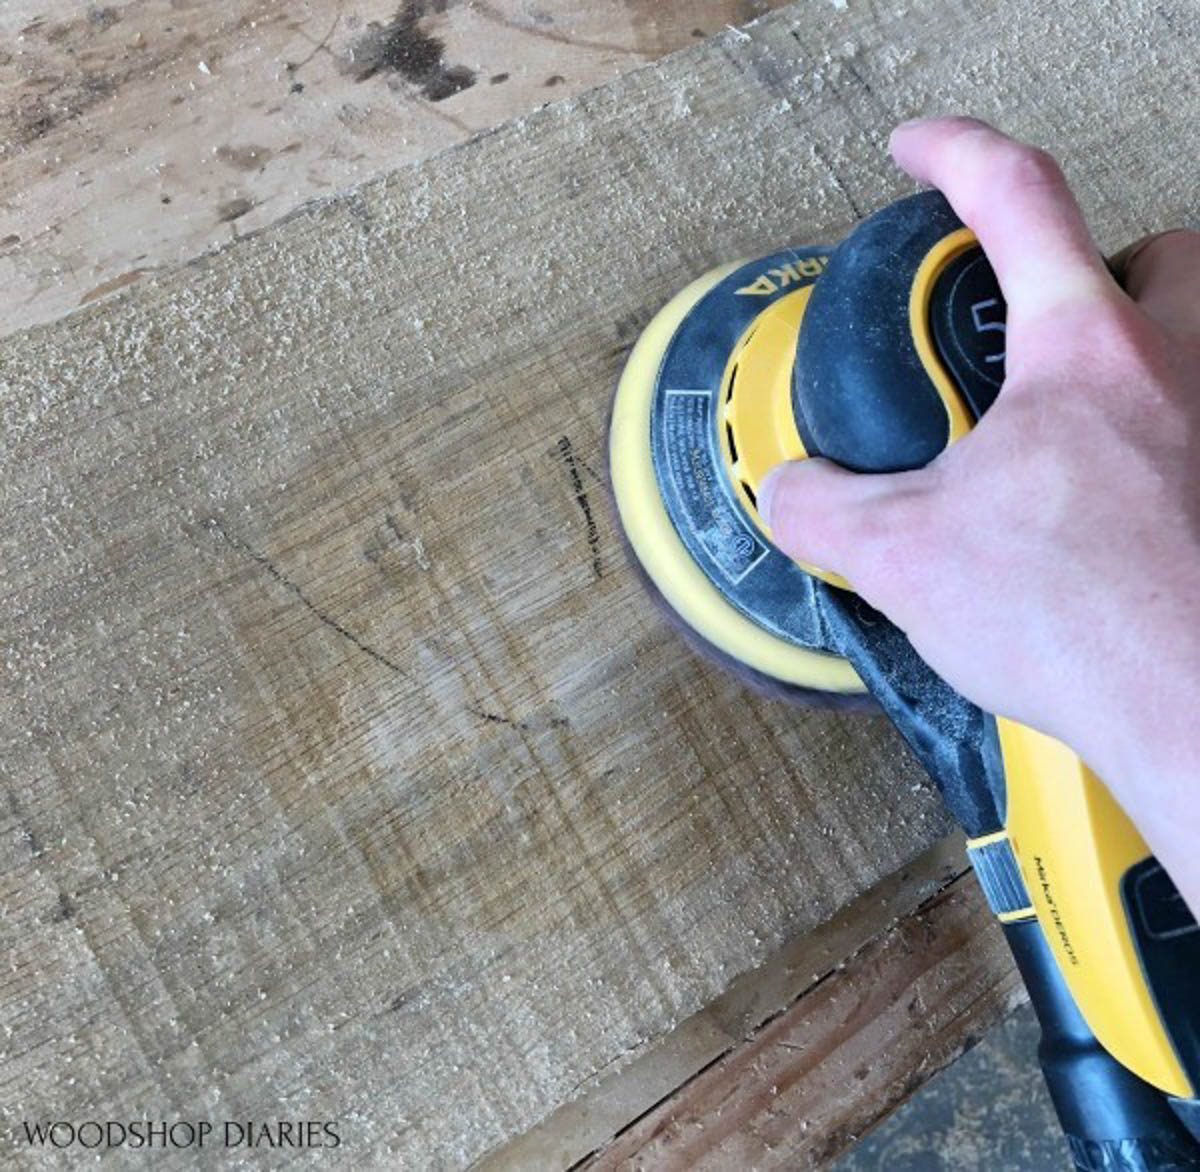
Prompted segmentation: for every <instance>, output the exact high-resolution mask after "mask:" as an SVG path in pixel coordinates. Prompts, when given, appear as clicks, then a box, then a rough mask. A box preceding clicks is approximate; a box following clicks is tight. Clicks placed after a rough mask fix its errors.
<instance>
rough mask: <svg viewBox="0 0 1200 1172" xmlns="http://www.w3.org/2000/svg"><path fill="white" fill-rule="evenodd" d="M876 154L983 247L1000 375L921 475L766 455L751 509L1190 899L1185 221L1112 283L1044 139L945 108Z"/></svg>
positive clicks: (1190, 312) (1191, 509) (1199, 635)
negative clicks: (889, 624)
mask: <svg viewBox="0 0 1200 1172" xmlns="http://www.w3.org/2000/svg"><path fill="white" fill-rule="evenodd" d="M891 150H892V154H893V155H894V157H895V159H896V161H897V162H898V163H899V164H900V165H901V166H902V167H903V168H904V169H905V170H906V171H908V172H909V173H910V174H911V175H913V176H915V177H916V178H918V179H920V180H923V181H924V182H926V183H929V184H931V185H933V186H935V187H938V188H940V189H941V190H942V192H943V193H944V194H945V196H946V197H947V199H948V200H949V201H950V203H951V205H952V206H953V207H954V209H955V211H956V212H957V213H958V215H959V217H960V218H961V219H962V220H963V222H964V223H966V224H967V225H968V226H969V227H970V228H972V229H973V230H974V231H975V233H976V235H977V236H978V237H979V241H980V243H981V244H982V246H983V248H984V251H985V252H986V253H987V256H988V258H989V260H990V261H991V264H992V267H993V268H994V270H995V272H996V276H997V279H998V280H999V282H1000V286H1001V288H1002V290H1003V292H1004V296H1005V299H1006V301H1007V303H1008V327H1007V339H1006V351H1007V357H1006V378H1005V382H1004V387H1003V389H1002V390H1001V393H1000V396H999V398H998V399H997V401H996V403H995V405H994V406H993V407H992V408H991V410H990V411H989V412H988V413H987V415H986V416H985V417H984V418H983V420H982V421H981V422H980V423H979V424H978V425H977V426H976V428H975V429H974V430H973V431H972V432H971V433H970V434H969V435H967V436H966V437H965V438H964V439H962V440H960V441H959V442H958V443H956V444H954V445H953V446H952V447H950V448H948V449H947V450H946V451H945V452H943V453H942V454H941V455H940V456H939V457H938V458H937V459H936V460H934V461H933V462H932V463H931V464H929V465H928V466H927V467H925V468H922V469H919V470H917V471H913V472H903V473H896V474H890V475H857V474H854V473H850V472H847V471H845V470H843V469H841V468H838V467H837V466H836V465H834V464H831V463H830V462H828V461H824V460H806V461H801V462H798V463H793V464H787V465H782V466H781V467H780V468H779V469H777V470H775V471H774V472H772V473H771V474H770V476H769V478H768V481H767V482H765V483H764V486H763V489H762V490H761V491H760V493H759V498H758V499H759V507H760V508H761V509H762V510H763V511H764V514H765V515H766V517H767V520H768V524H769V525H770V526H771V529H772V532H773V536H774V539H775V542H776V544H777V545H778V546H779V547H780V548H781V549H783V550H784V551H785V552H786V553H788V554H789V555H791V556H793V557H795V558H797V559H800V560H803V561H807V562H810V563H813V564H817V565H821V566H825V567H827V568H829V569H832V570H836V571H837V572H839V573H841V574H843V575H844V576H845V577H846V578H848V579H849V580H850V582H851V583H852V584H853V586H854V588H855V590H856V591H857V592H858V593H859V594H861V595H862V596H863V597H864V598H865V599H866V600H867V601H868V602H869V603H871V604H872V605H873V606H875V607H877V608H878V609H879V610H881V611H883V612H884V613H885V614H887V615H888V616H889V617H890V618H891V619H892V620H893V621H894V622H896V623H897V624H898V625H899V626H900V627H901V628H902V629H903V630H904V631H905V632H906V633H907V634H908V636H909V638H910V640H911V641H912V643H913V645H914V647H915V648H916V650H917V651H918V653H919V654H920V655H921V656H922V657H923V658H924V659H925V660H926V661H927V662H928V663H929V664H930V666H931V667H933V668H934V670H935V671H937V672H938V673H939V674H941V675H942V676H943V677H944V678H945V679H946V680H948V681H949V682H950V683H951V684H952V685H953V686H954V687H955V688H957V689H958V690H959V691H960V692H962V693H963V694H964V695H965V696H967V697H968V698H970V699H971V700H973V701H975V702H976V703H978V704H979V705H980V706H981V707H983V708H985V709H987V710H989V711H992V712H996V713H998V714H1002V715H1005V716H1009V717H1012V718H1014V719H1016V720H1019V721H1021V722H1023V723H1025V724H1028V725H1031V726H1033V727H1035V728H1039V729H1041V730H1042V731H1044V732H1048V733H1050V734H1052V735H1054V736H1057V737H1058V738H1060V739H1061V740H1063V741H1065V742H1066V743H1067V744H1069V745H1071V747H1072V748H1074V749H1075V750H1076V751H1077V752H1078V753H1079V754H1080V755H1081V756H1082V757H1083V758H1084V759H1085V760H1086V761H1088V763H1089V764H1091V765H1092V767H1093V768H1094V769H1096V771H1097V772H1098V773H1099V774H1100V775H1101V776H1102V777H1104V779H1105V780H1106V782H1107V783H1108V784H1109V786H1110V788H1111V789H1112V791H1113V793H1114V796H1116V797H1117V799H1118V801H1120V802H1121V803H1122V804H1123V805H1124V806H1125V808H1126V810H1127V811H1128V812H1129V814H1130V816H1131V817H1132V818H1133V819H1134V821H1135V822H1137V823H1138V825H1139V828H1140V829H1141V830H1142V833H1143V834H1144V835H1145V837H1146V838H1147V841H1148V842H1149V843H1150V845H1151V847H1152V848H1153V849H1155V851H1156V853H1157V854H1158V855H1159V858H1160V860H1161V861H1162V862H1163V864H1164V865H1165V866H1167V868H1168V869H1169V870H1171V871H1172V872H1173V873H1174V874H1175V878H1176V882H1177V883H1178V884H1179V885H1180V887H1181V889H1183V890H1184V893H1185V896H1187V897H1188V898H1189V902H1191V903H1192V905H1193V906H1197V900H1198V897H1200V864H1198V863H1197V862H1196V860H1195V858H1194V857H1193V856H1194V855H1195V853H1196V852H1195V848H1194V843H1195V842H1197V841H1200V715H1198V714H1197V712H1196V701H1195V698H1194V692H1195V689H1196V686H1197V683H1198V682H1200V234H1197V233H1191V232H1173V233H1168V234H1165V235H1160V236H1156V237H1150V238H1147V239H1146V240H1143V241H1141V242H1139V243H1138V244H1136V245H1133V246H1132V247H1131V248H1129V249H1127V250H1126V251H1125V252H1124V253H1123V254H1121V257H1120V258H1118V262H1117V263H1118V265H1119V267H1122V268H1123V279H1124V286H1125V288H1124V291H1123V290H1122V289H1121V288H1119V287H1118V285H1117V284H1116V282H1115V281H1113V279H1112V277H1111V276H1110V274H1109V272H1108V271H1107V269H1106V267H1105V265H1104V262H1103V260H1102V258H1101V255H1100V253H1099V251H1098V250H1097V248H1096V246H1095V244H1094V243H1093V242H1092V240H1091V238H1090V236H1089V233H1088V230H1087V226H1086V224H1085V223H1084V220H1083V216H1082V213H1081V212H1080V210H1079V208H1078V206H1077V204H1076V203H1075V201H1074V199H1073V197H1072V195H1071V193H1070V191H1069V189H1068V187H1067V184H1066V181H1065V179H1064V178H1063V175H1062V172H1061V171H1060V170H1059V168H1058V166H1057V164H1055V162H1054V161H1053V159H1051V158H1050V156H1048V155H1046V154H1045V153H1044V152H1041V151H1036V150H1034V149H1032V148H1030V147H1028V146H1024V145H1022V144H1020V143H1017V142H1015V141H1013V140H1012V139H1010V138H1007V137H1006V136H1004V135H1002V134H1000V133H999V132H997V131H995V130H993V129H992V128H991V127H989V126H986V125H985V124H983V123H981V122H977V121H975V120H973V119H967V118H938V119H931V120H928V121H924V122H917V123H906V124H904V125H902V126H900V127H898V128H897V129H896V131H895V132H894V133H893V135H892V139H891ZM1186 870H1190V871H1191V879H1190V880H1188V879H1187V878H1186V877H1185V875H1184V874H1182V873H1181V872H1182V871H1186ZM1185 885H1186V886H1185Z"/></svg>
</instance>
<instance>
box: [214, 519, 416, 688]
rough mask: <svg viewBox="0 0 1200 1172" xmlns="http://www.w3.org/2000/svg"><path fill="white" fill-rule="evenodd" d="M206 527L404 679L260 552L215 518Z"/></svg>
mask: <svg viewBox="0 0 1200 1172" xmlns="http://www.w3.org/2000/svg"><path fill="white" fill-rule="evenodd" d="M209 524H210V525H211V526H212V527H213V528H214V529H216V531H217V532H218V533H219V534H220V535H221V537H222V538H224V540H225V542H226V544H227V545H228V546H229V547H230V548H231V549H236V550H237V551H238V552H239V553H241V554H244V555H245V556H246V557H248V558H250V559H251V560H253V561H254V562H256V563H257V564H258V565H260V566H261V567H262V568H263V569H264V570H266V572H267V573H268V574H270V575H271V577H272V578H274V579H275V581H276V582H278V583H279V584H280V585H281V586H283V587H285V588H286V589H287V590H289V591H290V592H291V593H292V594H293V595H294V596H295V597H296V598H297V599H298V600H299V601H300V602H301V603H302V604H303V606H304V607H305V609H306V610H308V611H310V612H311V613H312V614H313V616H314V617H315V618H316V619H317V620H319V621H320V622H321V623H322V625H324V626H326V627H328V628H329V629H330V630H331V631H334V632H336V633H337V634H339V635H341V637H342V638H343V639H345V640H346V641H347V642H348V643H350V644H352V645H353V646H354V647H357V648H358V650H359V651H361V652H362V653H363V654H364V655H366V656H369V657H370V658H371V659H373V660H374V661H375V662H376V663H378V664H381V665H382V666H383V667H386V668H387V669H388V670H389V671H390V672H393V673H394V674H395V675H398V676H401V677H402V678H403V679H408V672H406V671H405V670H404V668H402V667H401V666H400V665H399V664H398V663H397V662H396V661H395V660H394V659H390V658H389V657H388V656H386V655H384V654H383V652H382V651H379V650H377V649H376V648H374V647H372V646H371V645H370V644H369V643H364V642H363V640H362V639H360V638H359V637H358V636H357V635H356V634H354V632H353V631H351V630H349V629H348V628H347V627H345V626H343V625H342V624H341V623H340V622H338V620H337V619H335V618H334V617H333V616H332V615H330V614H327V613H326V612H325V611H323V610H322V609H321V608H320V607H319V606H317V605H316V603H314V602H313V601H312V599H311V598H309V597H308V595H307V594H305V593H304V591H303V589H301V587H300V586H299V585H298V584H297V583H295V582H293V581H292V580H291V578H289V577H288V576H287V575H286V574H285V573H284V572H283V571H282V570H281V569H280V568H279V567H278V566H277V565H276V564H275V563H274V562H273V561H271V559H270V558H269V557H267V555H266V554H265V553H261V552H259V551H258V550H257V549H254V548H253V547H252V546H250V545H247V544H246V542H244V541H242V540H241V539H240V538H237V537H233V536H232V535H231V534H230V533H229V531H228V530H227V529H226V528H225V526H224V525H222V524H221V522H220V521H219V520H217V518H216V517H212V518H210V519H209Z"/></svg>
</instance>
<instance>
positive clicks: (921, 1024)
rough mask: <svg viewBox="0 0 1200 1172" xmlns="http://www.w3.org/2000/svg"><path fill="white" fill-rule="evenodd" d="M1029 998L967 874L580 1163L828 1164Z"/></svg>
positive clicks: (591, 1171) (665, 1166) (594, 1170)
mask: <svg viewBox="0 0 1200 1172" xmlns="http://www.w3.org/2000/svg"><path fill="white" fill-rule="evenodd" d="M1024 1000H1025V992H1024V987H1023V986H1022V984H1021V978H1020V975H1019V974H1018V973H1017V972H1016V970H1015V968H1014V967H1013V964H1012V960H1011V958H1010V956H1009V954H1008V948H1007V946H1006V945H1005V943H1004V936H1003V934H1002V933H1001V931H1000V929H999V927H998V926H997V925H996V923H995V920H994V919H993V917H992V915H991V912H990V911H989V910H988V907H987V904H986V903H985V902H984V899H983V896H982V894H981V893H980V891H979V889H978V886H977V885H976V884H975V881H974V878H973V877H972V876H971V875H969V874H966V875H963V876H961V877H960V878H958V879H956V880H954V881H953V882H952V883H951V884H950V885H949V886H948V887H947V888H945V889H944V890H943V891H942V892H940V893H939V894H938V895H937V896H936V897H934V899H932V900H931V901H930V902H929V903H928V904H926V905H925V906H923V907H922V908H921V909H920V910H919V911H917V912H915V913H913V914H912V915H910V916H908V917H906V918H905V919H903V920H901V921H900V922H899V923H897V924H896V925H895V926H894V927H892V928H891V929H890V930H889V931H888V932H886V933H884V934H882V935H881V936H880V937H879V938H878V939H876V940H874V941H872V942H871V943H870V944H869V945H868V946H867V947H865V948H864V949H863V950H862V951H861V952H860V953H858V954H857V955H855V956H853V957H851V958H850V959H849V960H848V961H847V962H846V964H845V965H844V966H840V967H839V968H838V969H837V970H836V971H834V972H832V973H830V974H829V975H828V976H827V977H826V978H825V979H824V980H822V981H821V982H820V983H819V984H817V985H816V986H815V987H814V988H813V989H811V990H810V991H808V992H806V993H805V994H804V995H803V996H802V997H800V998H799V999H798V1000H797V1001H796V1002H795V1003H794V1004H793V1005H791V1006H790V1007H789V1008H788V1009H787V1010H786V1011H785V1012H783V1013H781V1014H780V1015H779V1016H778V1017H776V1018H775V1019H774V1020H772V1021H771V1022H769V1023H768V1024H766V1025H764V1026H763V1027H762V1028H761V1029H759V1030H758V1031H756V1032H755V1034H754V1035H753V1036H752V1037H750V1038H748V1039H747V1040H746V1042H745V1043H744V1044H743V1045H741V1046H739V1047H737V1048H736V1049H735V1050H733V1051H731V1052H730V1053H729V1054H727V1055H726V1056H725V1057H723V1058H721V1059H720V1061H718V1062H715V1063H713V1064H712V1065H711V1066H709V1067H707V1068H706V1069H705V1070H704V1071H703V1072H702V1073H701V1074H699V1075H698V1076H697V1077H696V1078H695V1079H693V1080H692V1081H691V1082H689V1083H688V1084H687V1085H686V1086H684V1087H682V1088H680V1090H679V1091H677V1092H676V1093H675V1094H674V1095H672V1096H671V1097H670V1098H669V1099H667V1100H666V1101H665V1102H663V1103H660V1104H658V1105H657V1106H656V1107H655V1108H654V1109H653V1110H652V1111H650V1112H649V1113H648V1114H646V1115H645V1116H643V1117H642V1118H641V1119H639V1120H638V1121H637V1122H636V1123H634V1124H633V1125H632V1126H631V1127H629V1128H628V1130H626V1131H625V1132H624V1133H623V1134H622V1135H620V1136H618V1137H617V1138H616V1139H615V1140H614V1141H613V1142H612V1143H611V1144H610V1145H609V1146H608V1147H606V1148H605V1149H604V1150H603V1151H602V1152H598V1153H597V1154H595V1155H594V1156H593V1157H592V1158H590V1159H588V1160H586V1161H585V1162H584V1163H582V1164H581V1165H580V1169H581V1170H583V1169H586V1170H587V1172H612V1170H615V1169H635V1168H655V1169H661V1170H663V1172H675V1170H679V1172H692V1170H693V1169H695V1170H696V1172H701V1170H703V1169H726V1168H759V1169H770V1168H786V1169H791V1170H794V1172H799V1170H800V1169H809V1168H823V1167H826V1166H827V1165H828V1164H829V1163H830V1161H831V1160H832V1159H833V1158H834V1157H836V1156H837V1155H838V1154H839V1153H840V1152H842V1151H843V1150H845V1148H846V1147H848V1146H849V1145H850V1144H851V1143H853V1141H854V1140H855V1139H857V1138H858V1137H859V1136H861V1135H862V1134H863V1132H864V1131H865V1130H867V1129H868V1128H869V1127H870V1126H871V1125H872V1124H873V1123H875V1122H877V1121H878V1120H879V1119H880V1118H882V1117H883V1116H884V1115H886V1114H887V1113H888V1112H889V1111H891V1110H892V1109H893V1108H895V1107H896V1106H898V1105H899V1104H900V1103H901V1102H902V1101H903V1100H904V1098H905V1097H907V1095H909V1094H910V1093H911V1092H912V1091H913V1090H914V1089H915V1088H916V1087H918V1086H920V1085H921V1083H922V1082H924V1081H925V1079H927V1078H929V1077H930V1076H931V1075H933V1074H935V1073H936V1072H937V1071H938V1070H940V1069H942V1067H944V1066H945V1065H946V1064H947V1063H949V1062H950V1061H952V1060H953V1059H954V1058H957V1057H958V1055H959V1054H961V1053H962V1052H963V1050H964V1049H965V1048H967V1047H968V1046H970V1045H972V1044H973V1043H974V1042H975V1041H977V1040H978V1038H979V1036H980V1033H981V1032H982V1031H983V1030H985V1029H986V1028H987V1027H988V1026H990V1025H992V1024H993V1023H994V1022H996V1021H998V1020H999V1019H1000V1018H1001V1017H1003V1016H1004V1015H1005V1014H1006V1013H1009V1012H1011V1010H1012V1009H1014V1008H1015V1007H1016V1006H1017V1005H1019V1004H1021V1003H1022V1002H1023V1001H1024ZM1029 1060H1030V1061H1031V1062H1033V1061H1034V1060H1035V1056H1034V1055H1033V1054H1030V1056H1029Z"/></svg>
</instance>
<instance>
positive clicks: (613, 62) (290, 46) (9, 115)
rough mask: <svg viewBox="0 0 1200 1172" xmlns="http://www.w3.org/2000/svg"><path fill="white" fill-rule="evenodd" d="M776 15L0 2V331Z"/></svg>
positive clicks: (590, 2)
mask: <svg viewBox="0 0 1200 1172" xmlns="http://www.w3.org/2000/svg"><path fill="white" fill-rule="evenodd" d="M780 3H782V0H700V2H698V3H687V4H684V3H678V2H676V3H655V2H654V0H587V2H584V0H548V2H547V3H544V4H540V5H538V4H530V3H527V2H526V0H487V2H484V0H449V2H447V0H354V2H349V0H112V2H111V3H99V2H98V3H95V4H78V5H54V6H49V5H47V4H46V3H44V0H5V3H4V4H3V5H0V164H2V166H0V288H3V289H4V296H5V301H4V306H5V312H4V315H3V318H2V319H0V333H2V332H7V331H10V330H15V329H18V328H20V327H21V326H25V325H29V324H32V323H34V322H39V321H46V320H49V319H51V318H54V317H58V316H61V315H62V314H63V313H64V312H66V311H67V310H69V309H72V308H74V307H75V306H77V305H80V304H82V303H85V302H87V301H89V300H92V299H94V298H96V297H99V296H103V295H104V294H106V293H108V292H111V291H112V290H114V289H117V288H120V287H121V286H122V285H125V284H129V283H132V282H133V281H136V280H139V279H140V278H141V277H143V276H144V275H145V274H146V273H147V272H151V271H153V270H155V269H157V268H160V267H162V266H164V265H170V264H173V263H178V262H180V261H184V260H189V259H191V258H192V257H194V256H198V255H200V254H201V253H202V252H204V251H206V250H208V249H211V248H215V247H217V246H219V245H222V244H225V243H227V242H228V241H230V240H231V239H236V238H237V237H238V236H239V235H244V234H245V233H246V232H249V231H254V230H256V229H258V228H261V227H263V226H264V225H266V224H269V223H272V222H273V221H275V220H277V219H279V218H280V217H282V216H284V215H286V214H287V213H289V212H291V211H292V210H294V209H295V208H297V207H299V206H300V205H301V204H303V203H305V202H307V201H309V200H311V199H314V198H316V197H320V196H323V195H327V194H328V193H330V192H332V191H337V190H340V189H341V188H344V187H348V186H350V185H351V184H353V183H361V182H363V181H364V180H367V179H370V178H372V177H374V176H378V175H382V174H384V173H385V172H387V171H390V170H393V169H394V168H395V167H397V166H398V165H400V164H402V163H406V162H415V161H417V160H420V159H423V158H426V157H428V156H429V155H431V154H434V153H435V152H437V151H439V150H444V149H445V148H447V147H449V146H452V145H454V144H456V143H459V142H462V141H463V140H465V139H466V138H468V137H470V136H471V135H472V134H475V133H478V132H480V131H483V130H488V129H490V128H492V127H495V126H498V125H499V124H500V123H501V122H504V121H506V120H507V119H509V118H515V117H517V116H519V115H522V114H527V113H529V112H530V111H531V110H534V109H536V108H537V107H538V106H541V105H545V104H546V103H547V102H549V101H553V100H556V99H561V98H566V97H571V96H573V95H575V94H579V93H582V92H583V91H584V90H587V89H590V88H592V87H593V86H596V85H599V84H601V83H603V82H606V81H610V80H611V79H612V78H614V77H616V76H618V75H619V74H621V73H623V72H625V71H627V70H629V69H632V68H634V67H635V66H637V65H640V64H642V63H644V62H646V61H651V60H654V59H655V58H657V57H660V56H662V55H663V54H664V53H668V52H671V51H672V50H674V49H678V48H680V47H681V46H683V45H687V44H691V43H694V42H695V40H696V38H697V37H700V38H703V37H705V36H708V35H710V34H712V33H714V32H717V31H718V30H720V29H722V28H724V27H725V26H726V25H728V24H741V23H743V22H744V21H747V20H750V19H752V18H753V17H755V16H758V15H760V14H761V13H763V12H765V11H767V10H768V9H770V8H774V7H778V6H779V4H780Z"/></svg>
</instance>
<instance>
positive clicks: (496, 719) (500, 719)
mask: <svg viewBox="0 0 1200 1172" xmlns="http://www.w3.org/2000/svg"><path fill="white" fill-rule="evenodd" d="M467 711H468V712H469V713H470V714H471V715H472V716H476V717H478V718H479V719H480V720H482V721H486V722H487V723H488V724H502V725H504V726H505V727H506V728H514V729H516V730H517V732H537V731H538V730H539V728H570V727H571V721H570V718H568V717H566V716H552V717H550V719H549V720H547V721H545V722H542V721H537V720H513V719H512V717H510V716H502V715H501V714H500V713H499V712H489V711H487V710H486V709H484V708H475V707H470V708H468V709H467Z"/></svg>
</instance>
